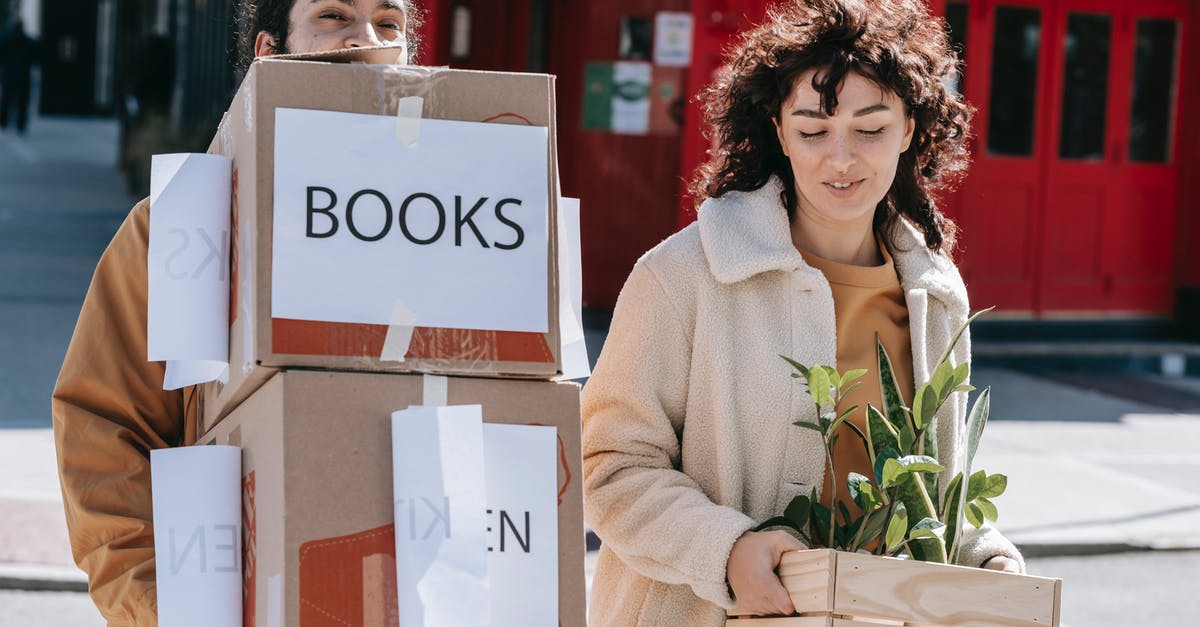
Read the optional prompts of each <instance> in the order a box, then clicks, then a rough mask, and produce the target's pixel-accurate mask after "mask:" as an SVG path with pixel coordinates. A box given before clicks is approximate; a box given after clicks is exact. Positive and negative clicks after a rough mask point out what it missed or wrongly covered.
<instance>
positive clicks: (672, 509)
mask: <svg viewBox="0 0 1200 627" xmlns="http://www.w3.org/2000/svg"><path fill="white" fill-rule="evenodd" d="M780 189H781V187H780V183H779V181H778V180H775V179H772V180H771V181H770V182H769V183H768V184H767V185H765V186H764V187H762V188H760V189H758V190H756V191H753V192H744V193H730V194H727V195H726V196H724V197H722V198H719V199H709V200H708V201H706V202H705V203H704V204H703V206H701V208H700V211H699V220H698V221H697V222H696V223H694V224H692V225H690V226H688V227H687V228H684V229H683V230H681V231H680V232H679V233H676V234H675V235H673V236H671V237H670V238H668V239H667V240H666V241H664V242H663V243H661V244H660V245H658V246H657V247H655V248H654V249H653V250H651V251H650V252H648V253H646V254H645V255H644V256H643V257H642V258H641V259H640V260H639V261H638V263H637V264H636V266H635V267H634V269H633V272H632V273H631V274H630V276H629V280H628V281H627V282H626V284H625V287H624V289H623V290H622V291H621V295H620V297H619V298H618V300H617V306H616V310H615V312H614V315H613V321H612V327H611V329H610V330H609V334H608V339H607V341H606V342H605V344H604V352H603V354H602V355H601V356H600V360H599V363H598V364H597V365H596V369H595V372H594V373H593V375H592V378H591V379H590V380H589V381H588V383H587V385H586V386H585V387H584V390H583V449H584V450H583V464H584V502H585V512H586V516H587V519H588V522H589V524H590V525H591V527H592V529H594V530H595V532H596V534H597V535H598V536H599V537H600V538H601V540H602V541H603V546H602V548H601V550H600V556H599V562H598V564H597V568H596V574H595V579H594V581H593V587H592V597H591V601H590V624H591V625H593V626H595V627H608V626H611V625H654V626H658V625H687V626H689V627H704V626H709V625H711V626H714V627H716V626H719V625H722V624H723V621H724V618H725V610H726V609H729V608H732V607H733V605H734V601H733V599H731V598H730V596H729V590H728V586H727V584H726V581H725V564H726V561H727V560H728V557H729V551H730V549H731V548H732V546H733V543H734V541H735V540H737V538H738V537H739V536H741V535H742V533H744V532H745V531H747V530H748V529H750V528H751V527H753V526H754V525H755V524H757V523H758V522H760V521H763V520H766V519H767V518H769V517H771V516H774V515H777V514H780V513H782V512H783V509H784V507H785V506H786V505H787V504H788V502H789V501H790V500H791V498H792V497H793V496H795V495H796V494H801V493H802V494H808V492H809V490H810V489H811V488H814V487H815V488H816V489H817V491H818V493H819V492H820V490H821V483H822V481H823V479H824V465H823V464H824V458H823V457H822V455H823V454H822V446H821V442H820V436H819V435H818V434H816V433H815V432H812V431H809V430H807V429H800V428H797V427H795V426H793V425H792V424H791V423H792V422H793V421H795V420H806V421H809V422H815V420H816V415H815V410H814V408H813V405H812V402H811V401H810V400H809V399H808V397H807V395H806V394H805V392H804V390H803V388H802V386H801V385H800V384H798V383H797V382H796V381H795V380H794V379H792V378H791V377H790V374H791V372H792V370H791V367H790V366H788V364H787V363H785V362H784V361H783V360H782V359H780V358H779V357H778V355H780V354H783V355H787V356H789V357H792V358H794V359H796V360H798V361H800V362H801V363H805V364H826V365H831V366H835V367H836V365H837V364H836V363H835V362H836V355H837V340H836V337H835V329H836V326H835V323H834V307H833V297H832V293H831V291H830V287H829V283H828V281H826V280H825V277H824V275H823V274H821V272H820V271H818V270H816V269H814V268H812V267H811V266H809V265H807V264H806V263H805V262H804V260H803V258H802V257H801V256H800V253H799V252H797V251H796V248H795V247H794V246H793V244H792V241H791V236H790V230H789V227H788V220H787V214H786V212H785V211H784V209H783V206H782V204H781V202H780V197H779V192H780ZM896 231H897V232H896V233H895V234H894V236H893V238H892V239H893V241H892V242H889V243H888V248H889V250H890V251H891V253H892V256H893V257H894V259H895V262H896V269H897V272H898V274H899V275H900V282H901V285H902V286H903V288H904V295H905V300H906V302H907V305H908V311H909V321H910V322H909V324H910V334H911V337H912V344H913V375H914V378H915V380H916V381H918V382H922V381H926V380H928V378H929V376H930V372H931V369H932V367H933V366H935V365H936V363H935V362H936V361H937V359H938V357H939V356H940V355H941V352H942V351H943V350H945V347H946V346H947V345H948V344H949V342H950V339H951V337H952V334H953V333H954V331H955V329H957V328H958V327H959V326H960V325H961V324H962V323H963V322H964V321H966V319H967V316H968V306H967V295H966V288H965V287H964V285H963V282H962V279H961V278H960V276H959V274H958V271H957V270H956V269H955V267H954V264H953V263H952V262H951V261H950V259H948V258H947V257H946V256H944V255H940V254H934V253H932V252H931V251H930V250H929V249H928V248H926V247H925V245H924V239H923V237H922V236H921V234H920V233H919V232H918V231H917V230H916V229H915V228H914V227H912V226H911V225H909V224H908V223H907V222H903V221H902V226H901V227H900V228H898V229H896ZM969 355H970V339H969V338H965V337H964V339H963V341H960V342H959V344H958V347H957V350H956V351H955V353H954V360H955V362H956V363H961V362H962V361H964V360H967V359H968V358H969ZM964 397H965V395H964V394H957V395H955V399H953V400H952V401H951V402H947V403H946V405H945V406H944V407H943V408H942V412H941V413H939V415H938V416H937V421H938V424H937V432H938V441H939V443H940V444H941V449H940V452H941V458H942V459H941V461H942V463H943V465H945V466H946V473H948V474H952V473H955V472H957V471H958V467H957V462H956V460H957V459H958V451H959V450H960V447H959V443H960V441H961V440H962V438H963V435H962V433H963V431H964V423H965V416H966V411H967V403H966V399H965V398H964ZM947 483H948V477H944V478H943V480H942V485H943V486H944V485H946V484H947ZM968 529H969V530H970V531H971V532H973V533H968V534H967V535H966V536H965V538H964V549H963V552H962V554H961V556H960V557H961V562H962V563H963V564H969V565H976V566H977V565H979V564H981V563H982V562H983V561H984V560H986V559H987V558H989V557H991V556H993V555H1007V556H1010V557H1013V558H1015V559H1017V560H1018V561H1021V556H1020V553H1019V552H1018V551H1017V549H1016V548H1015V547H1014V546H1013V545H1012V543H1010V542H1009V541H1008V540H1007V539H1005V538H1004V537H1003V536H1002V535H1000V533H999V532H998V531H996V530H995V529H994V528H992V527H990V526H985V527H984V528H983V529H981V530H975V529H974V528H973V527H971V526H970V525H968ZM1022 568H1024V563H1023V562H1022Z"/></svg>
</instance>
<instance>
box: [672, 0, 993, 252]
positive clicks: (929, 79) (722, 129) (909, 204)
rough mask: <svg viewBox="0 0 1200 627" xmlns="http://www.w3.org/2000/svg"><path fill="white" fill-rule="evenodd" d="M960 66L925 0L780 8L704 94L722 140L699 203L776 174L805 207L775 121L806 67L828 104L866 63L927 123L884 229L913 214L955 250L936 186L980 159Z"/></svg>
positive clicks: (880, 219)
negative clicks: (953, 87) (953, 85)
mask: <svg viewBox="0 0 1200 627" xmlns="http://www.w3.org/2000/svg"><path fill="white" fill-rule="evenodd" d="M957 69H958V68H957V58H956V56H955V55H954V53H953V51H952V50H951V49H950V44H949V38H948V37H947V35H946V30H945V26H944V23H943V21H942V20H941V19H940V18H937V17H935V16H933V15H932V14H930V12H929V9H928V7H927V6H926V2H925V0H870V1H865V0H792V1H790V2H788V3H787V4H786V5H785V6H781V7H776V8H775V9H773V10H772V11H771V12H770V13H769V14H768V17H767V20H766V21H765V22H764V23H763V24H761V25H760V26H757V27H755V28H753V29H751V30H750V31H748V32H746V33H745V34H743V35H742V37H741V38H740V40H739V42H738V43H737V44H735V45H734V46H733V47H732V48H731V49H730V50H729V51H728V57H727V66H726V67H725V68H724V71H723V72H722V75H721V76H719V77H718V79H717V80H716V82H714V83H713V84H712V85H710V86H708V87H707V88H706V89H705V90H704V91H703V92H702V93H701V95H700V98H701V99H702V100H703V105H704V114H705V120H706V122H707V124H706V128H707V132H706V136H707V137H708V138H709V139H710V140H715V144H716V147H715V149H714V150H711V151H709V159H708V161H707V162H706V163H704V164H703V165H701V166H700V168H699V169H698V171H697V172H696V175H695V176H694V178H693V179H692V181H691V183H690V185H689V191H690V193H691V194H692V196H693V197H694V198H695V199H696V202H697V204H699V203H700V202H702V201H703V200H704V199H705V198H709V197H713V198H716V197H720V196H722V195H724V194H725V193H727V192H730V191H751V190H755V189H758V188H760V187H762V186H763V185H765V184H766V183H767V181H768V180H769V179H770V177H771V176H772V175H774V176H777V177H779V179H780V180H781V181H782V182H783V192H782V194H781V199H780V200H781V201H782V202H783V206H784V207H785V208H786V209H787V212H788V218H789V219H792V218H794V216H795V211H796V206H797V200H798V199H797V196H796V182H795V178H794V176H793V174H792V168H791V164H790V162H789V161H788V158H787V157H786V156H785V155H784V154H783V149H782V148H781V147H780V145H779V138H778V135H777V134H776V130H775V122H776V121H777V120H778V119H779V115H780V113H781V108H782V106H783V103H784V101H785V100H786V99H788V98H789V97H790V96H791V94H792V90H793V89H794V87H795V84H796V81H797V79H798V78H799V77H800V76H801V75H802V74H804V73H805V72H808V71H810V70H817V72H816V73H815V74H814V75H813V81H812V86H813V89H815V90H816V91H817V93H819V94H820V95H821V108H822V110H823V111H824V113H826V114H827V115H833V114H834V111H835V109H837V105H838V89H839V88H840V87H841V84H842V82H843V80H844V79H845V77H846V74H847V73H848V72H854V73H856V74H859V75H861V76H862V77H864V78H866V79H868V80H870V81H871V82H873V83H875V84H877V85H878V86H879V87H881V88H883V89H886V90H888V91H890V92H893V93H895V94H896V95H897V96H898V97H899V98H900V99H901V100H903V101H904V104H905V107H906V109H907V113H908V115H909V116H910V117H911V118H912V119H913V121H914V123H915V124H914V130H913V138H912V143H911V144H910V146H909V149H908V150H906V151H905V152H904V153H903V154H901V155H900V161H899V164H898V165H897V168H896V178H895V180H894V181H893V183H892V186H891V189H890V190H889V191H888V194H887V196H885V197H884V199H883V200H881V201H880V202H879V205H878V206H877V207H876V208H875V218H874V230H875V233H876V235H877V237H879V238H880V239H881V241H888V240H889V239H890V238H887V237H886V234H887V233H889V232H890V231H891V229H892V228H893V227H894V226H895V224H896V221H897V220H898V219H899V216H900V215H904V216H906V217H907V218H908V219H909V220H910V221H911V222H913V223H914V224H915V225H916V226H917V228H919V229H920V230H921V231H922V232H923V233H924V234H925V243H926V245H927V246H928V247H929V248H930V249H931V250H934V251H938V250H943V251H946V252H947V253H949V252H950V251H951V250H952V249H953V247H954V235H955V230H956V229H955V226H954V223H953V222H951V221H950V220H949V219H948V218H946V217H945V216H943V215H942V213H941V211H939V210H938V208H937V205H936V202H935V200H934V198H933V193H935V192H937V191H939V190H942V189H944V188H946V187H947V186H948V185H949V184H951V183H953V182H956V181H957V180H958V178H960V177H961V175H962V173H963V172H964V171H965V169H966V167H967V163H968V161H969V155H968V153H967V148H966V139H967V131H968V124H969V122H970V118H971V112H972V109H971V107H970V106H969V105H967V104H966V103H964V102H963V101H962V99H960V98H959V97H958V96H957V95H956V94H954V93H953V92H951V91H950V90H949V89H948V88H947V86H946V85H947V83H948V82H949V80H950V79H952V78H954V76H955V73H956V72H957Z"/></svg>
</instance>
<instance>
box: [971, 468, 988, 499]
mask: <svg viewBox="0 0 1200 627" xmlns="http://www.w3.org/2000/svg"><path fill="white" fill-rule="evenodd" d="M986 485H987V473H986V472H984V471H982V470H979V471H976V472H974V473H972V474H971V479H970V480H969V481H968V482H967V500H968V501H974V500H975V499H977V498H979V495H980V494H981V493H982V492H983V488H984V486H986Z"/></svg>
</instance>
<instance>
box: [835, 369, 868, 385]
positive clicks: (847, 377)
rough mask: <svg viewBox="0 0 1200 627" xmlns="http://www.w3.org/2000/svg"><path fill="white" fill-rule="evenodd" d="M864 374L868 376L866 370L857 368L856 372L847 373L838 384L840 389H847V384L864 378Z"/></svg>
mask: <svg viewBox="0 0 1200 627" xmlns="http://www.w3.org/2000/svg"><path fill="white" fill-rule="evenodd" d="M864 374H867V369H866V368H855V369H854V370H849V371H847V372H846V373H845V374H843V375H842V380H841V382H839V383H838V389H841V388H844V387H846V384H847V383H849V382H851V381H853V380H855V379H857V378H859V377H861V376H863V375H864Z"/></svg>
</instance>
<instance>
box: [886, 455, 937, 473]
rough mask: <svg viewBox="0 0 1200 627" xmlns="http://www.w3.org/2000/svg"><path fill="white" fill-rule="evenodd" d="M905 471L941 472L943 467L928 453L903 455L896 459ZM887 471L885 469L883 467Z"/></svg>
mask: <svg viewBox="0 0 1200 627" xmlns="http://www.w3.org/2000/svg"><path fill="white" fill-rule="evenodd" d="M896 462H897V463H898V464H900V465H901V466H903V467H904V469H905V471H907V472H941V471H943V470H945V468H944V467H943V466H942V465H941V464H939V463H938V461H937V460H936V459H934V458H932V457H930V456H928V455H905V456H904V457H901V458H900V459H898V460H896ZM884 472H887V469H886V468H885V469H884Z"/></svg>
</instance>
